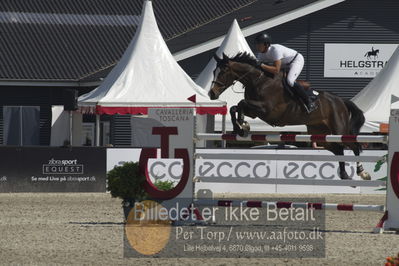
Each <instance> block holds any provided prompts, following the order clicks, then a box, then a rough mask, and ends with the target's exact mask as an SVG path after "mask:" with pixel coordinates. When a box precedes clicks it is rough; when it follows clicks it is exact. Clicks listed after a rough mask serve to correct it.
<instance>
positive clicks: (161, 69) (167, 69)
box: [79, 1, 226, 114]
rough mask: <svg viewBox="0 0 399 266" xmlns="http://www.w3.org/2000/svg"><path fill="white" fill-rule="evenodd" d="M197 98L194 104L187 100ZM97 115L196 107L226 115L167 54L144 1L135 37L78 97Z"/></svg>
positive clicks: (152, 13)
mask: <svg viewBox="0 0 399 266" xmlns="http://www.w3.org/2000/svg"><path fill="white" fill-rule="evenodd" d="M194 94H195V95H196V103H193V102H190V101H189V100H187V98H189V97H191V96H193V95H194ZM79 105H80V106H81V107H82V108H83V109H84V108H85V107H89V108H90V107H91V108H93V107H96V112H97V113H99V114H116V113H118V114H146V113H147V110H148V108H149V107H197V113H198V114H205V113H209V114H217V113H225V112H226V107H225V105H226V104H225V103H224V102H221V101H212V100H210V99H209V97H208V96H207V94H206V92H205V91H204V90H203V89H202V88H201V87H199V86H198V85H196V84H195V83H194V81H193V80H192V79H191V78H190V77H189V76H188V75H187V74H186V73H185V72H184V70H183V69H182V68H181V67H180V66H179V64H178V63H177V62H176V60H175V59H174V58H173V56H172V54H171V53H170V51H169V49H168V47H167V45H166V43H165V41H164V40H163V38H162V35H161V33H160V31H159V28H158V26H157V23H156V20H155V15H154V12H153V8H152V3H151V1H145V2H144V8H143V12H142V15H141V20H140V24H139V26H138V28H137V31H136V34H135V36H134V38H133V40H132V41H131V43H130V44H129V46H128V48H127V50H126V51H125V53H124V54H123V56H122V58H121V59H120V61H119V62H118V64H117V65H116V66H115V67H114V68H113V69H112V71H111V72H110V73H109V74H108V76H107V77H106V78H105V80H104V81H103V82H102V84H101V85H100V86H99V87H98V88H96V89H95V90H93V91H92V92H90V93H87V94H85V95H82V96H81V97H80V98H79Z"/></svg>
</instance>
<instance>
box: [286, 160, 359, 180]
mask: <svg viewBox="0 0 399 266" xmlns="http://www.w3.org/2000/svg"><path fill="white" fill-rule="evenodd" d="M345 166H346V167H347V170H348V169H349V170H350V172H348V175H349V177H354V175H355V168H354V167H353V165H352V166H351V165H350V164H349V163H345ZM283 176H284V177H285V178H304V179H316V178H318V177H320V178H321V179H334V178H335V177H339V168H338V166H337V165H336V164H333V163H328V162H326V163H322V164H316V163H313V162H308V163H304V164H301V165H299V164H298V163H295V162H289V163H288V164H287V165H286V166H284V168H283Z"/></svg>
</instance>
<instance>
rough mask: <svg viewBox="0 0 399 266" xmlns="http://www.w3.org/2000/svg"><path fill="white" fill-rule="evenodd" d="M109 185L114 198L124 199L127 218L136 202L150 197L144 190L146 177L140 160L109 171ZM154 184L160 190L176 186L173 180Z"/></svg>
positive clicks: (123, 204)
mask: <svg viewBox="0 0 399 266" xmlns="http://www.w3.org/2000/svg"><path fill="white" fill-rule="evenodd" d="M107 180H108V187H107V190H108V191H110V192H111V196H112V197H114V198H120V199H122V206H123V210H124V214H125V218H127V216H128V215H129V212H130V210H131V208H132V207H133V206H134V202H140V201H143V200H146V199H150V196H149V195H148V194H147V192H146V191H145V190H144V183H145V182H146V177H145V176H144V175H143V174H142V173H141V172H140V166H139V163H138V162H126V163H124V164H123V165H121V166H115V167H114V168H113V169H112V170H111V171H109V172H108V173H107ZM154 185H155V186H156V187H157V188H158V189H160V190H170V189H171V188H173V187H174V183H173V182H171V181H160V180H157V181H156V182H155V183H154Z"/></svg>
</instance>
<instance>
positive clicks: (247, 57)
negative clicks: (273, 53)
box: [229, 52, 274, 78]
mask: <svg viewBox="0 0 399 266" xmlns="http://www.w3.org/2000/svg"><path fill="white" fill-rule="evenodd" d="M229 59H230V60H231V61H234V62H237V63H245V64H248V65H251V66H253V67H255V68H256V69H259V70H261V71H263V73H264V74H265V75H266V76H268V77H269V78H274V75H273V74H272V73H270V72H267V71H264V70H263V69H262V68H260V66H259V61H258V59H256V58H255V57H253V56H252V55H251V54H249V53H247V52H240V53H238V54H236V55H235V56H234V57H232V58H229Z"/></svg>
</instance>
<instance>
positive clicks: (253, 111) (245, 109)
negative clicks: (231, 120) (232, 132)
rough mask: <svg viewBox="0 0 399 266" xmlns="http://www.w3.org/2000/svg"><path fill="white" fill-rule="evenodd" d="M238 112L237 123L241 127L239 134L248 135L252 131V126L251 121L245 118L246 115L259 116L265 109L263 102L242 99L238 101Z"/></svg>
mask: <svg viewBox="0 0 399 266" xmlns="http://www.w3.org/2000/svg"><path fill="white" fill-rule="evenodd" d="M237 112H238V115H237V124H238V126H239V127H240V130H239V131H238V134H239V135H240V136H247V135H248V133H249V131H250V126H249V123H248V122H246V121H245V120H244V116H248V117H251V118H256V117H259V115H260V114H261V113H262V112H263V109H262V107H261V103H257V102H255V101H248V100H242V101H240V102H239V103H238V106H237Z"/></svg>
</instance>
